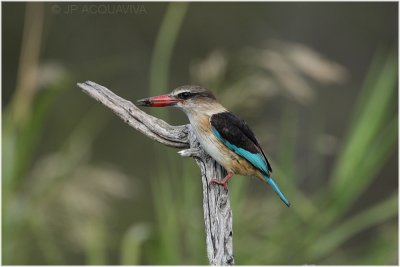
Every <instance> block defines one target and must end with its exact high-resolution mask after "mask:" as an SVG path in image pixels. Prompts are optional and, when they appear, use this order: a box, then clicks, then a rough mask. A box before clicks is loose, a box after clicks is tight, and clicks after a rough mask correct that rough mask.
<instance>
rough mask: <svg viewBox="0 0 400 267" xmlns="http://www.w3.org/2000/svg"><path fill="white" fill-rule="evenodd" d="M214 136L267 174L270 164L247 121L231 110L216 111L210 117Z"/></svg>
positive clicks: (270, 169) (270, 170) (269, 170)
mask: <svg viewBox="0 0 400 267" xmlns="http://www.w3.org/2000/svg"><path fill="white" fill-rule="evenodd" d="M210 123H211V127H212V130H213V132H214V134H215V136H216V137H217V138H218V139H219V140H220V141H221V142H222V143H223V144H224V145H225V146H226V147H228V148H229V149H230V150H232V151H233V152H235V153H236V154H238V155H240V156H242V157H243V158H245V159H246V160H248V161H249V162H250V163H251V164H252V165H253V166H254V167H256V168H257V169H259V170H260V171H261V172H263V173H264V174H266V175H268V176H269V173H270V172H272V168H271V165H270V164H269V162H268V160H267V157H266V156H265V154H264V152H263V150H262V149H261V147H260V145H259V143H258V141H257V139H256V137H255V136H254V133H253V132H252V131H251V129H250V127H249V126H248V125H247V123H246V122H245V121H244V120H242V119H240V118H239V117H238V116H236V115H235V114H233V113H231V112H222V113H217V114H214V115H212V116H211V119H210Z"/></svg>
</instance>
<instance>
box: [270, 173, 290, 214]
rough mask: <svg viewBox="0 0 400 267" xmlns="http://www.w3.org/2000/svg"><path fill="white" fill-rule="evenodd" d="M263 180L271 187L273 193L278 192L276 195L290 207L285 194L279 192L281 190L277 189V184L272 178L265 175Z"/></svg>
mask: <svg viewBox="0 0 400 267" xmlns="http://www.w3.org/2000/svg"><path fill="white" fill-rule="evenodd" d="M265 181H266V182H267V183H268V184H269V185H270V186H271V187H272V189H273V190H274V191H275V193H277V194H278V196H279V197H280V198H281V200H282V201H283V202H284V203H285V204H286V206H288V207H290V202H289V200H287V198H286V197H285V195H284V194H283V193H282V192H281V190H280V189H279V187H278V185H277V184H276V183H275V181H274V179H272V178H271V177H269V176H265Z"/></svg>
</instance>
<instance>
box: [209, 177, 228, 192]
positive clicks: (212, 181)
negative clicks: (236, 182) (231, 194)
mask: <svg viewBox="0 0 400 267" xmlns="http://www.w3.org/2000/svg"><path fill="white" fill-rule="evenodd" d="M210 184H217V185H221V186H223V187H224V188H225V190H226V191H228V183H227V182H224V181H220V180H217V179H212V180H211V181H210Z"/></svg>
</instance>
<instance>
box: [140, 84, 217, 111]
mask: <svg viewBox="0 0 400 267" xmlns="http://www.w3.org/2000/svg"><path fill="white" fill-rule="evenodd" d="M137 104H138V105H140V106H146V107H166V106H174V107H178V108H181V109H182V110H184V111H185V112H186V113H188V112H192V111H195V112H203V111H205V110H210V109H213V107H214V106H215V107H216V106H220V104H219V103H218V102H217V100H216V98H215V96H214V94H213V93H212V92H211V91H209V90H207V89H206V88H204V87H201V86H198V85H184V86H180V87H178V88H176V89H174V90H173V91H172V92H171V93H169V94H167V95H160V96H153V97H149V98H145V99H141V100H138V101H137Z"/></svg>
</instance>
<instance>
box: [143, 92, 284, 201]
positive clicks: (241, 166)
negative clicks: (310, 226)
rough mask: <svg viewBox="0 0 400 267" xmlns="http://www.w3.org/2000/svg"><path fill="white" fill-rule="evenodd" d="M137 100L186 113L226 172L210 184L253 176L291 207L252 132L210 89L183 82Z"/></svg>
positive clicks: (194, 128) (208, 149) (207, 147)
mask: <svg viewBox="0 0 400 267" xmlns="http://www.w3.org/2000/svg"><path fill="white" fill-rule="evenodd" d="M137 103H138V105H141V106H147V107H165V106H174V107H178V108H180V109H181V110H183V112H185V114H186V115H187V117H188V118H189V121H190V124H191V126H192V129H193V131H194V133H195V135H196V137H197V139H198V140H199V142H200V144H201V146H202V147H203V149H204V150H205V151H206V152H207V153H208V154H209V155H210V156H211V157H212V158H213V159H214V160H215V161H217V162H218V163H219V164H220V165H221V166H223V167H224V168H225V169H226V170H227V172H228V174H227V176H226V177H225V178H224V179H222V180H221V181H220V180H216V179H213V180H211V181H210V183H212V184H218V185H222V186H224V188H225V189H226V190H227V183H228V181H229V179H230V178H231V177H232V176H233V175H234V174H240V175H245V176H256V177H257V178H259V179H260V180H262V181H263V182H266V183H268V184H269V185H270V186H271V187H272V189H273V190H274V191H275V192H276V193H277V194H278V196H279V197H280V198H281V200H282V201H283V202H284V203H285V204H286V205H287V206H288V207H289V206H290V203H289V201H288V200H287V198H286V197H285V195H284V194H283V193H282V192H281V190H280V189H279V187H278V185H277V184H276V183H275V181H274V179H272V177H271V173H272V168H271V165H270V163H269V162H268V159H267V157H266V156H265V153H264V152H263V150H262V148H261V146H260V144H259V143H258V141H257V139H256V137H255V135H254V133H253V132H252V131H251V129H250V128H249V126H248V125H247V123H246V122H245V121H244V120H242V119H241V118H239V117H238V116H236V115H235V114H233V113H231V112H230V111H228V110H227V109H226V108H224V107H223V106H222V105H221V104H220V103H219V102H218V101H217V99H216V98H215V96H214V95H213V93H212V92H210V91H209V90H207V89H205V88H203V87H201V86H196V85H184V86H181V87H178V88H176V89H175V90H173V91H172V92H171V93H170V94H167V95H160V96H153V97H149V98H145V99H141V100H138V101H137Z"/></svg>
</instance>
